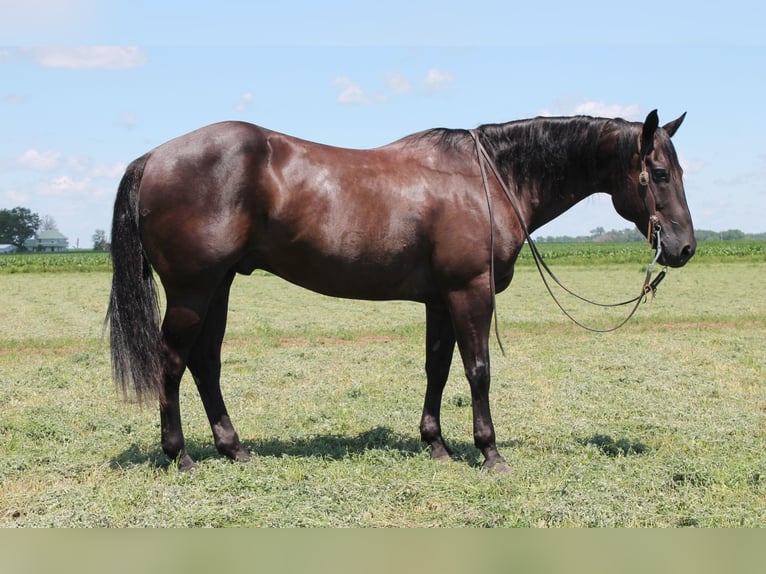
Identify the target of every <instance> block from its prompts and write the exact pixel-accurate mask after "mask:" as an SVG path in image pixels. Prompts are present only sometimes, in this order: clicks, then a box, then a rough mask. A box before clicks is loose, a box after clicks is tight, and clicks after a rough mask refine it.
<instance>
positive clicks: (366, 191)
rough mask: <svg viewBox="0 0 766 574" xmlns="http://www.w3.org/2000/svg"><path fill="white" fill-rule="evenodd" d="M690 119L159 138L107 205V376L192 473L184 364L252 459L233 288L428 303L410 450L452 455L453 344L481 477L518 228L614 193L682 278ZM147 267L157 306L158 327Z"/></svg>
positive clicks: (226, 439) (688, 239)
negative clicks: (344, 144)
mask: <svg viewBox="0 0 766 574" xmlns="http://www.w3.org/2000/svg"><path fill="white" fill-rule="evenodd" d="M683 119H684V116H681V117H679V118H678V119H676V120H675V121H673V122H670V123H668V124H667V125H665V126H663V127H660V126H659V121H658V117H657V113H656V111H654V112H651V113H650V114H649V115H648V116H647V118H646V121H645V122H644V123H643V124H642V123H631V122H627V121H624V120H621V119H602V118H591V117H584V116H578V117H571V118H536V119H532V120H525V121H517V122H510V123H505V124H494V125H484V126H481V127H479V128H477V129H476V130H472V131H468V130H448V129H435V130H430V131H426V132H421V133H417V134H414V135H410V136H408V137H405V138H403V139H401V140H399V141H396V142H394V143H391V144H389V145H386V146H383V147H380V148H376V149H371V150H351V149H341V148H336V147H330V146H326V145H320V144H316V143H310V142H307V141H303V140H300V139H296V138H293V137H290V136H287V135H283V134H280V133H276V132H272V131H269V130H266V129H264V128H261V127H258V126H254V125H250V124H246V123H239V122H225V123H219V124H214V125H211V126H207V127H204V128H202V129H199V130H197V131H195V132H192V133H190V134H187V135H184V136H182V137H180V138H177V139H174V140H171V141H169V142H167V143H165V144H163V145H161V146H159V147H158V148H156V149H154V150H153V151H151V152H149V153H147V154H146V155H144V156H143V157H141V158H139V159H137V160H135V161H134V162H133V163H132V164H131V165H130V166H129V167H128V168H127V170H126V173H125V175H124V176H123V179H122V181H121V183H120V186H119V190H118V192H117V197H116V200H115V206H114V219H113V224H112V260H113V267H114V275H113V280H112V291H111V297H110V302H109V311H108V320H109V321H110V323H111V327H110V335H111V349H112V367H113V372H114V377H115V380H116V381H117V382H118V383H119V384H121V385H122V388H123V391H124V392H125V393H129V392H130V391H131V389H132V391H133V392H134V393H135V394H136V395H138V397H139V398H140V399H141V398H143V399H147V398H150V397H154V398H155V399H156V398H158V399H159V404H160V416H161V422H162V448H163V450H164V451H165V453H166V454H167V456H169V457H170V458H171V459H174V460H177V461H178V466H179V468H180V469H182V470H183V469H188V468H191V467H193V466H194V464H195V463H194V461H193V460H192V459H191V458H190V457H189V455H188V453H186V451H185V450H184V436H183V431H182V428H181V413H180V409H179V400H178V396H179V395H178V393H179V385H180V380H181V376H182V374H183V372H184V370H185V369H186V368H187V367H188V368H189V370H190V371H191V373H192V375H193V376H194V380H195V382H196V385H197V388H198V390H199V394H200V397H201V398H202V403H203V404H204V406H205V410H206V412H207V416H208V418H209V420H210V425H211V428H212V432H213V437H214V439H215V445H216V448H217V449H218V451H219V452H221V453H222V454H224V455H226V456H228V457H230V458H232V459H236V460H246V459H248V458H249V457H250V454H249V452H248V451H247V450H246V449H245V448H244V447H243V446H242V444H241V443H240V440H239V437H238V436H237V433H236V431H235V430H234V427H233V425H232V423H231V421H230V419H229V415H228V413H227V411H226V407H225V405H224V401H223V397H222V396H221V390H220V373H221V361H220V351H221V343H222V341H223V337H224V331H225V329H226V315H227V304H228V298H229V289H230V287H231V284H232V281H233V280H234V276H235V275H237V274H238V273H241V274H244V275H248V274H250V273H251V272H252V271H253V270H255V269H264V270H267V271H269V272H271V273H274V274H276V275H278V276H280V277H283V278H284V279H286V280H288V281H290V282H292V283H295V284H297V285H301V286H303V287H306V288H308V289H311V290H313V291H317V292H319V293H324V294H328V295H333V296H336V297H349V298H356V299H369V300H384V299H406V300H412V301H418V302H421V303H424V304H425V307H426V376H427V381H428V382H427V387H426V395H425V404H424V407H423V414H422V419H421V423H420V433H421V438H422V440H423V441H424V442H426V443H427V444H428V445H430V447H431V455H432V457H433V458H435V459H448V458H449V457H450V451H449V449H448V447H447V445H446V444H445V442H444V439H443V438H442V434H441V425H440V419H439V414H440V407H441V400H442V392H443V389H444V385H445V383H446V380H447V376H448V373H449V368H450V364H451V361H452V356H453V352H454V348H455V343H456V342H457V345H458V349H459V351H460V355H461V357H462V360H463V365H464V367H465V374H466V376H467V378H468V382H469V384H470V388H471V398H472V403H473V420H474V423H473V433H474V442H475V445H476V447H477V448H478V449H480V450H481V452H482V453H483V455H484V458H485V461H484V466H485V467H487V468H494V469H497V470H500V471H505V470H508V466H507V464H506V463H505V461H504V460H503V458H502V457H501V455H500V454H499V453H498V450H497V446H496V443H495V429H494V426H493V424H492V418H491V415H490V406H489V386H490V362H489V348H488V338H489V332H490V324H491V316H492V311H493V304H494V300H493V297H494V292H493V288H494V291H496V292H500V291H502V290H504V289H505V288H506V287H508V285H509V284H510V282H511V278H512V277H513V269H514V263H515V261H516V257H517V256H518V254H519V250H520V249H521V248H522V245H523V243H524V233H523V227H522V222H521V221H520V218H521V219H523V224H524V225H525V226H526V228H527V229H528V230H529V231H533V230H535V229H537V228H539V227H540V226H541V225H543V224H545V223H547V222H548V221H550V220H552V219H553V218H555V217H557V216H558V215H560V214H561V213H563V212H564V211H566V210H567V209H569V208H570V207H571V206H573V205H574V204H576V203H577V202H579V201H580V200H582V199H583V198H585V197H587V196H589V195H591V194H593V193H596V192H605V193H609V194H610V195H611V197H612V202H613V204H614V207H615V209H616V210H617V212H618V213H619V214H620V215H622V216H623V217H625V218H626V219H628V220H630V221H632V222H633V223H634V224H635V225H636V226H637V227H638V229H639V230H641V231H642V232H643V233H645V234H651V231H650V222H653V225H654V226H655V227H658V228H661V229H662V234H661V259H660V263H662V264H665V265H669V266H672V267H680V266H682V265H684V264H685V263H686V262H687V261H688V260H689V259H690V258H691V257H692V255H693V254H694V250H695V245H696V244H695V240H694V231H693V227H692V220H691V216H690V214H689V210H688V207H687V204H686V198H685V196H684V188H683V183H682V170H681V167H680V166H679V163H678V158H677V156H676V152H675V150H674V148H673V144H672V143H671V141H670V138H671V136H673V134H675V132H676V130H677V129H678V127H679V126H680V125H681V122H682V121H683ZM474 137H476V138H478V139H474ZM482 147H483V148H484V150H486V153H487V155H486V159H481V158H482V157H483V155H482V154H481V153H479V149H480V148H482ZM480 161H485V162H488V163H491V165H490V167H492V168H493V170H494V169H496V170H497V173H498V175H499V177H500V178H501V179H502V180H503V183H504V184H505V186H506V187H507V188H508V189H510V190H511V193H512V194H513V195H514V196H515V202H516V203H517V210H514V209H513V208H512V206H511V205H510V202H509V198H508V197H507V196H506V195H505V192H504V191H503V190H502V186H501V185H500V183H499V181H498V180H497V178H493V177H489V178H488V180H487V187H486V189H485V187H484V184H483V179H482V169H481V168H486V167H487V165H486V164H481V165H480V163H479V162H480ZM642 172H643V175H642V177H640V174H641V173H642ZM647 174H648V177H647ZM639 180H641V181H639ZM490 207H491V208H492V211H493V212H494V213H493V214H492V217H490V215H489V211H490V210H489V209H488V208H490ZM517 212H518V214H517ZM490 237H492V241H490ZM649 239H650V241H651V240H652V237H649ZM152 271H154V272H155V273H156V274H157V276H158V277H159V279H160V281H161V282H162V285H163V287H164V289H165V294H166V298H167V309H166V311H165V316H164V319H163V321H162V324H161V326H160V323H159V312H158V306H157V296H156V295H157V294H156V290H155V289H156V288H155V283H154V278H153V272H152ZM491 282H493V285H491V284H490V283H491Z"/></svg>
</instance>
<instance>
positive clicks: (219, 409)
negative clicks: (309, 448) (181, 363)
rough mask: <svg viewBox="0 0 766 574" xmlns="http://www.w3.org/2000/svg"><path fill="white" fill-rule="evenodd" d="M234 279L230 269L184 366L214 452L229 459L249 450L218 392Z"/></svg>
mask: <svg viewBox="0 0 766 574" xmlns="http://www.w3.org/2000/svg"><path fill="white" fill-rule="evenodd" d="M233 280H234V272H232V273H230V274H229V275H228V276H227V277H226V278H225V279H224V280H223V282H222V283H221V285H220V286H219V287H218V289H217V291H216V293H215V295H214V296H213V298H212V299H211V301H210V305H209V307H208V311H207V315H206V316H205V321H204V323H203V325H202V329H201V331H200V333H199V335H198V337H197V340H196V341H195V343H194V346H193V347H192V350H191V353H190V355H189V361H188V366H189V370H190V371H191V373H192V375H193V376H194V382H195V383H196V385H197V390H198V391H199V395H200V398H201V399H202V404H203V405H204V406H205V412H206V413H207V417H208V420H209V421H210V428H211V430H212V431H213V438H214V440H215V446H216V449H218V452H220V453H221V454H223V455H224V456H227V457H229V458H231V459H233V460H239V461H246V460H249V459H250V453H249V452H248V451H247V449H246V448H245V447H243V446H242V443H241V442H240V440H239V436H238V435H237V432H236V431H235V430H234V426H233V425H232V424H231V420H230V419H229V414H228V412H227V411H226V405H225V404H224V401H223V396H222V395H221V385H220V380H221V344H222V343H223V336H224V333H225V331H226V314H227V311H228V305H229V291H230V289H231V283H232V281H233Z"/></svg>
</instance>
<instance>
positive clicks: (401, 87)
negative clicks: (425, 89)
mask: <svg viewBox="0 0 766 574" xmlns="http://www.w3.org/2000/svg"><path fill="white" fill-rule="evenodd" d="M386 87H387V88H388V89H389V90H391V91H392V92H393V93H395V94H399V95H403V94H409V93H410V91H411V89H412V86H411V85H410V81H409V80H408V79H407V78H406V77H405V76H404V75H403V74H399V73H398V72H389V73H388V74H387V75H386Z"/></svg>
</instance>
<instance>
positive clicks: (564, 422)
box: [0, 261, 766, 527]
mask: <svg viewBox="0 0 766 574" xmlns="http://www.w3.org/2000/svg"><path fill="white" fill-rule="evenodd" d="M560 275H561V278H562V279H564V280H565V281H567V282H568V283H570V284H571V285H572V286H574V287H575V288H577V289H579V290H581V291H583V292H584V294H586V295H591V296H594V297H600V298H602V299H608V300H620V299H625V298H628V297H630V296H633V295H634V294H635V293H636V291H637V290H638V289H639V288H640V285H641V282H642V280H643V269H642V268H641V266H640V265H638V264H634V263H626V264H619V265H617V264H612V265H598V264H591V263H588V264H583V265H580V266H574V265H568V266H566V267H565V268H564V269H562V270H561V273H560ZM110 279H111V276H110V274H109V273H104V272H95V273H56V274H51V273H28V274H7V275H3V276H0V290H1V291H2V293H3V305H2V306H1V307H0V409H1V411H0V526H5V527H13V526H69V527H78V526H115V527H117V526H120V527H122V526H402V527H406V526H451V527H461V526H501V527H509V526H533V527H537V526H539V527H547V526H660V527H675V526H705V527H707V526H764V525H766V455H764V445H765V443H766V441H765V440H764V439H765V438H766V437H765V436H764V414H765V409H766V380H765V379H766V377H765V374H766V353H764V350H765V349H764V347H765V346H766V345H765V344H764V337H763V335H764V327H765V326H766V298H764V297H763V287H762V286H763V284H764V282H765V281H766V265H764V264H763V262H759V261H754V262H753V261H751V262H739V263H731V264H727V263H718V264H710V263H704V262H703V263H697V262H695V261H693V262H692V263H690V264H689V265H688V266H687V267H686V268H684V269H679V270H671V271H670V272H669V275H668V277H667V278H666V279H665V281H664V282H663V284H662V285H661V287H660V290H659V293H658V296H657V298H656V300H655V301H654V302H653V303H651V304H649V303H647V304H645V305H642V306H641V308H640V309H639V312H638V314H637V316H636V317H635V319H634V320H633V321H631V322H630V323H628V325H627V326H626V327H625V328H624V329H622V330H620V331H618V332H616V333H613V334H606V335H597V334H591V333H587V332H584V331H582V330H580V329H578V328H577V327H575V326H573V325H572V324H571V323H569V322H568V320H567V319H566V318H564V317H563V316H562V315H561V314H560V313H559V312H558V310H557V309H556V308H555V307H554V305H553V303H552V302H551V301H550V299H549V297H548V295H547V293H546V292H545V290H544V288H543V287H542V285H541V283H540V280H539V278H538V277H537V275H536V271H535V270H534V268H532V267H525V266H521V267H519V268H518V269H517V276H516V278H515V279H514V282H513V284H512V286H511V288H510V289H509V291H507V292H506V293H503V294H501V295H499V296H498V307H499V309H498V313H499V317H500V332H501V337H502V340H503V344H504V346H505V348H506V352H507V356H505V357H503V356H502V355H501V354H500V352H499V349H498V346H497V343H496V342H494V341H493V343H492V368H493V381H492V392H491V399H492V408H493V415H494V420H495V426H496V430H497V435H498V441H499V446H500V449H501V452H502V453H503V454H504V456H505V457H506V459H507V460H508V462H509V463H510V465H511V467H512V468H513V472H511V473H510V474H508V475H495V474H492V473H487V472H485V471H482V470H481V468H480V463H481V457H480V455H479V453H478V452H476V450H475V449H474V447H473V444H472V443H473V441H472V436H471V409H470V393H469V391H468V385H467V382H466V381H465V378H464V377H463V375H462V367H461V365H460V362H459V359H458V357H457V355H456V358H455V362H454V364H453V372H452V376H451V379H450V382H449V383H448V385H447V389H446V392H445V399H444V407H443V414H442V419H443V426H444V433H445V437H446V438H447V440H448V441H449V442H450V444H451V445H452V446H453V448H454V449H455V450H456V451H457V453H458V454H459V455H460V457H461V458H462V460H461V461H460V462H455V463H449V464H444V463H437V462H433V461H431V460H430V458H429V456H428V452H427V451H426V450H424V448H423V447H422V445H421V443H420V441H419V433H418V423H419V418H420V411H421V409H422V401H423V394H424V391H425V376H424V373H423V360H424V357H423V327H424V326H423V318H424V311H423V309H422V306H420V305H417V304H413V303H407V302H385V303H371V302H362V301H344V300H336V299H330V298H326V297H322V296H319V295H315V294H313V293H310V292H308V291H305V290H301V289H299V288H297V287H294V286H292V285H289V284H287V283H285V282H284V281H281V280H279V279H277V278H275V277H272V276H268V275H265V274H255V275H254V276H252V277H240V278H238V279H237V281H236V282H235V285H234V289H233V293H232V301H231V305H230V316H229V330H228V333H227V338H226V341H225V343H224V351H223V355H224V374H223V388H224V393H225V397H226V398H227V402H228V407H229V411H230V413H231V415H232V419H233V421H234V423H235V425H236V426H237V429H238V431H239V434H240V437H241V438H242V439H243V441H244V443H245V444H246V446H248V447H249V448H250V449H251V450H252V451H253V452H254V457H253V460H252V461H251V462H249V463H247V464H234V463H231V462H229V461H228V460H225V459H223V458H221V457H220V456H219V455H218V454H217V453H216V452H215V449H214V447H213V445H212V438H211V435H210V431H209V428H208V425H207V420H206V419H205V416H204V413H203V409H202V405H201V403H200V401H199V399H198V397H197V396H196V391H195V390H194V385H193V382H192V381H191V379H190V378H189V377H188V376H187V378H185V380H184V383H183V396H182V409H183V413H184V416H185V419H184V422H185V432H186V437H187V445H188V447H189V450H190V451H191V454H192V455H193V456H194V457H195V458H196V459H197V460H198V461H199V469H198V470H197V471H195V472H192V473H184V474H179V473H178V472H176V470H175V468H174V467H173V465H171V464H169V463H168V461H167V460H166V459H165V457H164V455H163V454H162V451H161V449H160V447H159V416H158V413H157V412H156V409H151V408H143V409H142V408H139V407H138V406H135V405H131V404H126V403H124V402H122V401H121V399H120V396H119V394H118V393H117V392H116V391H115V389H114V387H113V385H112V383H111V381H110V367H109V351H108V345H107V342H106V341H105V340H102V339H101V333H102V321H103V316H104V312H105V308H106V300H107V297H108V290H109V282H110ZM572 310H573V311H574V312H575V313H576V314H577V315H578V316H579V317H581V318H583V319H585V320H587V321H589V322H592V323H596V324H598V325H601V326H608V324H610V323H613V322H615V321H616V320H618V319H619V318H620V316H619V314H620V313H622V311H618V312H617V313H616V314H615V313H614V312H612V313H604V312H602V311H594V310H592V309H586V308H583V307H581V306H579V305H578V306H574V307H573V308H572Z"/></svg>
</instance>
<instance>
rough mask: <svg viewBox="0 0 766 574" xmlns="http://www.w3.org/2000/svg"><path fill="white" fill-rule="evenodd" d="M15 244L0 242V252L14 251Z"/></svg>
mask: <svg viewBox="0 0 766 574" xmlns="http://www.w3.org/2000/svg"><path fill="white" fill-rule="evenodd" d="M15 252H16V246H15V245H11V244H9V243H0V253H15Z"/></svg>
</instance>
